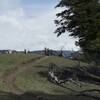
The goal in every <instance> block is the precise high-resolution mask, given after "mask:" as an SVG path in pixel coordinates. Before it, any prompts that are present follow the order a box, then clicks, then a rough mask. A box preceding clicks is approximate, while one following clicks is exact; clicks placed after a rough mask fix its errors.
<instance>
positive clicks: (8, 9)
mask: <svg viewBox="0 0 100 100" xmlns="http://www.w3.org/2000/svg"><path fill="white" fill-rule="evenodd" d="M58 1H59V0H0V49H16V50H23V49H28V50H39V49H44V47H48V48H51V49H61V48H63V49H66V50H69V49H70V50H72V48H73V49H74V50H77V49H78V48H77V47H76V46H75V45H74V42H75V39H73V38H71V37H68V35H67V34H63V35H62V36H60V37H59V38H57V36H56V34H54V31H55V29H56V27H55V24H54V19H55V18H56V13H57V12H58V11H59V10H60V9H59V10H58V9H55V8H54V7H55V6H56V4H57V3H58Z"/></svg>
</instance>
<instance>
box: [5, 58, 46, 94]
mask: <svg viewBox="0 0 100 100" xmlns="http://www.w3.org/2000/svg"><path fill="white" fill-rule="evenodd" d="M47 58H48V57H47V56H43V57H37V58H36V59H31V60H29V61H27V62H23V63H21V64H19V65H17V66H16V67H15V68H13V69H10V71H8V72H7V73H5V78H4V81H5V83H6V84H7V85H8V86H9V89H10V91H11V92H13V93H15V94H23V91H22V90H21V89H19V88H18V87H17V86H16V75H17V73H19V72H22V71H23V70H26V69H28V68H30V67H32V66H33V65H35V64H38V63H39V62H41V61H43V60H45V59H47Z"/></svg>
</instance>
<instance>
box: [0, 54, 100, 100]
mask: <svg viewBox="0 0 100 100" xmlns="http://www.w3.org/2000/svg"><path fill="white" fill-rule="evenodd" d="M50 63H55V64H57V65H62V66H63V67H64V68H65V67H66V68H67V67H72V66H74V65H77V64H78V62H77V61H72V60H68V59H65V58H61V57H54V56H50V57H44V56H42V55H38V54H27V55H25V54H12V55H5V54H3V55H0V91H1V92H0V100H19V99H20V100H95V98H94V97H89V96H76V94H77V93H79V92H80V91H84V90H87V89H88V90H90V89H91V90H94V89H96V90H97V89H99V88H100V86H99V85H95V84H90V83H85V84H83V85H82V87H79V86H76V85H75V84H73V83H66V84H65V85H64V86H63V87H62V86H58V85H57V84H54V83H51V82H49V81H48V79H47V71H48V65H49V64H50ZM84 65H85V66H86V65H87V64H85V63H82V62H81V66H84ZM20 92H21V94H20ZM16 93H17V94H16ZM91 94H93V95H94V94H95V96H96V95H97V96H100V95H99V94H98V92H93V93H91ZM93 95H92V96H93ZM35 97H36V98H35ZM37 98H38V99H37ZM98 100H99V99H98Z"/></svg>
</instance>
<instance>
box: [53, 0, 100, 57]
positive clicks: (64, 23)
mask: <svg viewBox="0 0 100 100" xmlns="http://www.w3.org/2000/svg"><path fill="white" fill-rule="evenodd" d="M57 7H64V8H65V10H63V11H62V12H60V13H58V14H57V17H58V19H57V20H55V23H56V25H57V29H56V31H55V33H57V36H60V35H61V34H62V33H66V31H68V32H69V35H70V36H73V37H78V38H79V41H78V44H79V46H80V47H81V48H82V49H83V51H85V52H87V53H88V54H89V55H92V54H93V57H94V55H95V57H97V56H98V55H99V56H98V57H100V2H99V0H61V1H60V3H59V4H58V5H57Z"/></svg>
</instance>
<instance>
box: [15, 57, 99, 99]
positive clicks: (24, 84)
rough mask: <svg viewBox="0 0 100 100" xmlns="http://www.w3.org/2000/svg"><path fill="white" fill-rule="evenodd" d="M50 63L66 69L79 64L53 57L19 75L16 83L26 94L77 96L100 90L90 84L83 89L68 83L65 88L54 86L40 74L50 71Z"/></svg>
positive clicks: (82, 64)
mask: <svg viewBox="0 0 100 100" xmlns="http://www.w3.org/2000/svg"><path fill="white" fill-rule="evenodd" d="M49 63H55V64H58V65H63V66H64V67H69V66H73V65H75V64H77V61H72V60H68V59H64V58H60V57H53V56H52V57H48V58H47V59H46V60H44V61H41V62H40V63H39V64H37V65H33V66H32V67H31V68H29V69H26V70H24V71H23V72H21V73H18V74H17V81H16V84H17V86H18V87H19V88H20V89H21V90H23V91H24V92H26V91H29V92H30V91H31V92H34V91H39V92H42V93H46V94H49V95H69V94H75V93H77V92H80V91H83V90H86V89H98V88H100V86H98V85H94V84H89V83H86V84H85V85H84V86H82V87H81V88H80V87H79V86H76V85H74V84H73V83H69V84H68V83H66V84H65V85H64V87H61V86H58V85H56V84H53V83H51V82H49V81H48V80H47V77H46V76H45V75H41V74H39V73H40V72H46V71H47V70H48V65H49ZM84 65H87V64H85V63H81V66H84ZM75 91H76V92H75ZM69 98H70V99H69V100H78V99H72V97H69ZM49 99H50V98H49ZM56 99H57V97H56ZM85 99H86V98H85ZM60 100H61V99H60ZM62 100H66V98H63V99H62ZM79 100H80V99H79ZM86 100H87V99H86Z"/></svg>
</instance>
